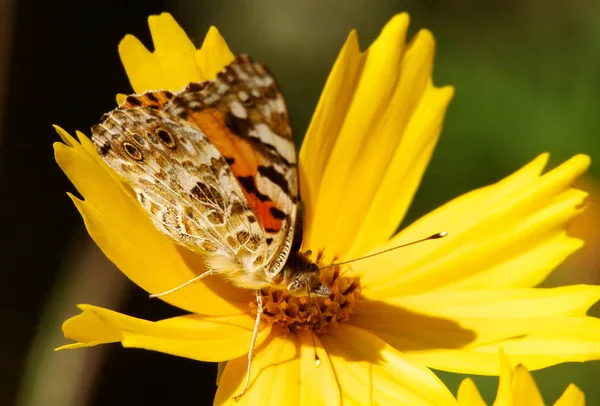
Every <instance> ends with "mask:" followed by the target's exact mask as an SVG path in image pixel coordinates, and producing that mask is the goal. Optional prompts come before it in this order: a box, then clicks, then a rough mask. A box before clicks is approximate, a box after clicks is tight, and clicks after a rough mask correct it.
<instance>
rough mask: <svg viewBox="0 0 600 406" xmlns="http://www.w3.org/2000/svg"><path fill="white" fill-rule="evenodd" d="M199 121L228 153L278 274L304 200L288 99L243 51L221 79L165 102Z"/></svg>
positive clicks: (197, 85)
mask: <svg viewBox="0 0 600 406" xmlns="http://www.w3.org/2000/svg"><path fill="white" fill-rule="evenodd" d="M163 108H164V111H166V112H168V113H170V114H173V115H175V116H178V117H181V118H183V119H185V120H187V121H189V122H191V123H194V124H195V125H196V126H197V127H198V128H200V129H201V130H202V131H203V132H204V133H205V134H206V135H207V137H208V139H209V140H210V142H211V143H212V144H213V145H214V146H215V147H216V148H217V149H218V150H219V152H220V153H221V155H222V156H223V157H224V158H225V160H226V161H227V163H228V164H229V166H230V167H231V171H232V173H233V175H234V176H235V178H236V179H237V182H238V184H239V185H240V186H241V189H242V192H243V193H244V195H245V196H246V200H247V202H248V205H249V207H250V209H251V210H252V212H253V213H254V214H255V215H256V217H257V218H258V221H259V223H260V225H261V226H262V228H263V230H264V233H265V241H266V243H267V245H268V248H267V257H268V267H267V270H266V272H267V273H268V274H269V275H270V276H271V277H272V276H274V275H276V274H277V273H279V271H280V270H281V269H282V267H283V265H284V263H285V261H286V259H287V257H288V255H289V252H290V249H291V245H292V239H293V233H294V227H295V223H296V213H297V205H298V174H297V168H296V150H295V145H294V140H293V137H292V131H291V128H290V125H289V118H288V112H287V108H286V105H285V100H284V98H283V95H282V94H281V92H280V90H279V87H278V86H277V83H276V81H275V79H274V77H273V76H272V75H271V74H270V73H269V72H268V71H267V69H266V68H265V67H264V66H263V65H262V64H260V63H255V62H253V61H252V60H251V59H250V58H249V57H247V56H243V55H242V56H238V57H237V58H236V59H235V61H234V62H232V63H231V64H230V65H228V66H227V67H226V68H225V69H224V70H223V71H222V72H220V73H219V74H218V75H217V78H216V79H215V80H212V81H207V82H202V83H192V84H190V85H189V86H188V87H187V88H186V89H184V90H183V91H182V92H180V93H178V94H176V95H175V96H174V97H173V98H172V99H171V100H169V101H168V102H167V103H166V104H165V106H164V107H163Z"/></svg>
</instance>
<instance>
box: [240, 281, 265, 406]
mask: <svg viewBox="0 0 600 406" xmlns="http://www.w3.org/2000/svg"><path fill="white" fill-rule="evenodd" d="M256 305H257V309H256V320H255V321H254V331H253V332H252V340H250V350H249V351H248V369H247V370H246V381H245V382H244V387H243V388H242V391H241V392H240V394H239V395H237V396H235V397H234V398H233V399H234V400H235V401H236V402H237V401H239V400H240V399H241V398H242V395H243V394H244V392H246V389H248V385H249V384H250V368H251V367H252V358H253V357H254V345H255V344H256V337H257V336H258V330H259V328H260V317H261V316H262V312H263V305H262V293H261V291H260V290H257V291H256Z"/></svg>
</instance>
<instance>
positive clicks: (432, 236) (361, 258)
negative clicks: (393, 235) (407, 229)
mask: <svg viewBox="0 0 600 406" xmlns="http://www.w3.org/2000/svg"><path fill="white" fill-rule="evenodd" d="M447 235H448V232H447V231H441V232H439V233H435V234H433V235H430V236H429V237H427V238H421V239H420V240H416V241H411V242H409V243H406V244H402V245H398V246H396V247H392V248H388V249H386V250H383V251H379V252H375V253H374V254H369V255H365V256H364V257H358V258H354V259H350V260H348V261H343V262H334V263H333V264H329V265H327V266H324V267H323V268H319V270H321V269H327V268H331V267H334V266H338V265H346V264H349V263H351V262H356V261H361V260H363V259H367V258H372V257H376V256H377V255H381V254H385V253H388V252H390V251H394V250H397V249H400V248H404V247H408V246H409V245H414V244H418V243H420V242H423V241H428V240H437V239H438V238H444V237H445V236H447Z"/></svg>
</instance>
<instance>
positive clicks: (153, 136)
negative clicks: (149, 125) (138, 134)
mask: <svg viewBox="0 0 600 406" xmlns="http://www.w3.org/2000/svg"><path fill="white" fill-rule="evenodd" d="M146 137H148V139H149V140H150V142H151V143H153V144H158V138H156V135H154V134H152V133H151V132H148V133H146Z"/></svg>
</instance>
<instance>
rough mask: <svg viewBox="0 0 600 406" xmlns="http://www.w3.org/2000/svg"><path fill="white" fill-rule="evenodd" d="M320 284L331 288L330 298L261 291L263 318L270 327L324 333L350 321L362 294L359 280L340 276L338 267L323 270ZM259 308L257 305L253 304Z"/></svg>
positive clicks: (284, 291)
mask: <svg viewBox="0 0 600 406" xmlns="http://www.w3.org/2000/svg"><path fill="white" fill-rule="evenodd" d="M321 283H323V284H324V285H327V286H328V287H329V288H330V289H331V295H330V296H329V297H316V296H310V297H309V296H305V297H294V296H291V295H290V294H289V293H288V292H287V291H286V290H278V289H274V288H267V289H263V290H262V302H263V314H262V318H263V319H264V320H266V321H267V322H269V323H271V324H276V325H279V326H282V327H285V328H287V329H289V331H290V332H294V331H297V330H311V331H313V332H314V333H316V334H319V333H323V332H325V331H326V330H327V328H328V327H329V326H331V325H333V326H335V325H339V324H340V323H344V322H346V321H348V320H350V315H351V314H352V312H353V311H354V306H355V304H356V298H357V296H358V294H359V292H360V284H359V280H358V278H356V277H346V276H344V275H343V273H342V274H340V268H339V266H335V267H332V268H328V269H323V270H322V271H321ZM251 307H253V308H254V309H256V303H255V302H253V303H251Z"/></svg>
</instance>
